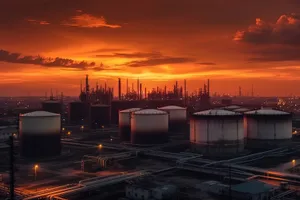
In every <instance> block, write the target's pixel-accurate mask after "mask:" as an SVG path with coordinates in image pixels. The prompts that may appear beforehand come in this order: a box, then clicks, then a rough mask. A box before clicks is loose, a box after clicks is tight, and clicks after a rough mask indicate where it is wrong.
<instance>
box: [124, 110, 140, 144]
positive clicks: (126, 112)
mask: <svg viewBox="0 0 300 200" xmlns="http://www.w3.org/2000/svg"><path fill="white" fill-rule="evenodd" d="M138 110H141V108H129V109H125V110H121V111H119V137H120V139H121V140H122V141H130V130H131V129H130V126H131V125H130V119H131V113H132V112H135V111H138Z"/></svg>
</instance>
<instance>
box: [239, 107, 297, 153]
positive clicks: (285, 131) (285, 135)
mask: <svg viewBox="0 0 300 200" xmlns="http://www.w3.org/2000/svg"><path fill="white" fill-rule="evenodd" d="M244 125H245V128H244V130H245V137H246V138H247V146H249V147H251V148H261V147H268V146H273V145H276V146H277V145H284V144H287V143H289V142H290V140H291V138H292V115H291V114H290V113H287V112H283V111H279V110H273V109H268V108H263V109H259V110H253V111H249V112H245V113H244Z"/></svg>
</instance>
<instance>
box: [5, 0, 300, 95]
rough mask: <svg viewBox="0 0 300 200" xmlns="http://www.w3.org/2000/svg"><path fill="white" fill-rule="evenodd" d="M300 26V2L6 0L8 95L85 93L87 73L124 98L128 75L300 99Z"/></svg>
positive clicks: (149, 81)
mask: <svg viewBox="0 0 300 200" xmlns="http://www.w3.org/2000/svg"><path fill="white" fill-rule="evenodd" d="M116 5H117V6H116ZM45 8H47V10H46V11H45ZM299 24H300V2H299V1H296V0H287V1H282V0H265V1H258V0H253V1H240V0H229V1H223V0H211V1H206V0H203V1H202V0H187V1H181V0H179V1H173V0H172V1H171V0H164V1H159V0H145V1H143V2H142V1H140V0H130V1H128V2H123V1H119V0H110V1H99V0H86V1H79V0H64V3H63V4H62V3H61V1H60V0H52V1H40V0H28V1H24V2H23V1H15V0H3V1H1V2H0V77H1V79H0V93H1V94H0V96H26V95H27V94H28V93H29V92H30V94H31V95H39V96H43V94H45V92H47V91H48V93H49V91H50V89H51V88H52V89H53V90H54V91H55V90H56V89H57V90H58V91H59V92H63V93H64V94H65V95H68V96H78V95H79V90H80V80H83V79H84V76H85V74H89V75H90V79H91V84H92V87H94V85H95V84H96V81H99V83H102V84H104V82H105V81H106V82H107V85H108V86H110V87H114V90H115V91H114V93H115V95H116V94H117V89H118V87H117V84H118V83H117V82H118V78H122V79H123V82H124V84H123V88H124V87H125V80H126V78H129V79H130V80H131V81H133V82H135V80H136V79H137V78H139V79H140V80H141V82H142V83H143V87H147V89H148V90H149V89H151V88H156V86H159V87H164V85H167V87H169V88H170V87H172V85H173V84H174V83H175V81H176V80H178V81H179V83H180V84H182V83H183V80H184V79H187V85H188V90H189V91H194V90H196V89H198V88H199V87H202V85H203V83H204V82H205V80H206V79H208V78H209V79H210V80H211V94H213V93H215V92H217V93H219V94H224V93H228V94H231V95H238V94H239V89H238V88H239V86H241V87H242V90H243V94H247V93H249V94H251V87H252V84H253V86H254V94H255V96H256V95H259V96H290V95H296V96H297V95H300V87H298V85H300V78H299V77H300V76H299V75H300V64H299V61H300V54H299V52H300V51H299V50H300V40H299V38H300V34H299V33H300V26H299Z"/></svg>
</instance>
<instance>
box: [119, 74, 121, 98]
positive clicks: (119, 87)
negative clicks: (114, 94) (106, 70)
mask: <svg viewBox="0 0 300 200" xmlns="http://www.w3.org/2000/svg"><path fill="white" fill-rule="evenodd" d="M118 96H119V100H121V78H119V95H118Z"/></svg>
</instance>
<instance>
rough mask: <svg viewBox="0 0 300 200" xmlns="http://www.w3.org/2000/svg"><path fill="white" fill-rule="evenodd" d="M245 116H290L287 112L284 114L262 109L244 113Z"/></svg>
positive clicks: (279, 111) (278, 111)
mask: <svg viewBox="0 0 300 200" xmlns="http://www.w3.org/2000/svg"><path fill="white" fill-rule="evenodd" d="M245 114H246V115H290V113H288V112H284V111H281V110H273V109H266V108H262V109H259V110H252V111H249V112H245Z"/></svg>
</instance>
